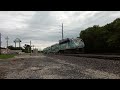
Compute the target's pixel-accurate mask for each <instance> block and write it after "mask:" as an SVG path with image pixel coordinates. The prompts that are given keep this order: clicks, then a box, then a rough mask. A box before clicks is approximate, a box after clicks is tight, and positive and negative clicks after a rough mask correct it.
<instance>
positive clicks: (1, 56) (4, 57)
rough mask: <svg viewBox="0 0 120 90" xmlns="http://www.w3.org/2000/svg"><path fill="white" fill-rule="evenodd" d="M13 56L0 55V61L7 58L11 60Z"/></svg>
mask: <svg viewBox="0 0 120 90" xmlns="http://www.w3.org/2000/svg"><path fill="white" fill-rule="evenodd" d="M13 57H14V55H0V59H8V58H13Z"/></svg>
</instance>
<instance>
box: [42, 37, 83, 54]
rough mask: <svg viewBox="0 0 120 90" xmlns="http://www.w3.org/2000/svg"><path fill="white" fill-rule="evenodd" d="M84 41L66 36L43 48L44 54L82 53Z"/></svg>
mask: <svg viewBox="0 0 120 90" xmlns="http://www.w3.org/2000/svg"><path fill="white" fill-rule="evenodd" d="M84 47H85V44H84V41H83V40H82V39H81V38H80V37H77V38H71V39H70V38H66V39H62V40H59V43H56V44H54V45H51V46H49V47H47V48H44V49H43V53H44V54H50V53H53V54H64V53H84Z"/></svg>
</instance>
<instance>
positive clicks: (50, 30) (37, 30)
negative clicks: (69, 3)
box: [0, 11, 120, 49]
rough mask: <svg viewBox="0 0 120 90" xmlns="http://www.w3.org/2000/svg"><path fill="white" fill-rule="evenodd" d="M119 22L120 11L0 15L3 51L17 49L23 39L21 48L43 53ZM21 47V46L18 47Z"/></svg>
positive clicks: (25, 12)
mask: <svg viewBox="0 0 120 90" xmlns="http://www.w3.org/2000/svg"><path fill="white" fill-rule="evenodd" d="M116 18H120V11H0V33H1V34H2V47H6V45H7V44H6V39H5V38H6V37H7V36H8V37H9V40H8V42H9V43H8V45H13V46H15V45H14V42H13V41H14V40H15V39H16V38H20V40H21V41H22V42H21V46H24V45H25V44H30V41H31V44H32V45H34V48H38V49H43V48H45V47H48V46H50V45H52V44H55V43H58V41H59V40H60V39H61V38H62V23H63V32H64V38H76V37H78V36H79V33H80V31H81V30H85V29H86V28H88V27H92V26H93V25H99V26H103V25H105V24H107V23H111V22H112V21H113V20H115V19H116ZM17 46H18V44H17Z"/></svg>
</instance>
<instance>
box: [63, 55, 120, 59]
mask: <svg viewBox="0 0 120 90" xmlns="http://www.w3.org/2000/svg"><path fill="white" fill-rule="evenodd" d="M63 55H65V56H75V57H86V58H98V59H109V60H120V55H97V54H63Z"/></svg>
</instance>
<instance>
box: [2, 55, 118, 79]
mask: <svg viewBox="0 0 120 90" xmlns="http://www.w3.org/2000/svg"><path fill="white" fill-rule="evenodd" d="M0 79H120V62H119V61H111V60H110V61H108V60H107V61H106V60H104V59H103V60H102V59H90V58H84V57H71V56H60V55H54V56H44V55H38V56H29V55H20V56H16V57H15V58H12V59H6V60H0Z"/></svg>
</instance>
